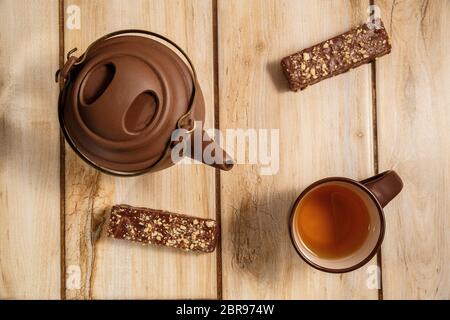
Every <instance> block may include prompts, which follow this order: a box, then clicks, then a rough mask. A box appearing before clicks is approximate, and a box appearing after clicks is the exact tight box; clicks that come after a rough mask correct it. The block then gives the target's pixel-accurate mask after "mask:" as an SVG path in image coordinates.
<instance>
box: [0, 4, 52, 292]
mask: <svg viewBox="0 0 450 320" xmlns="http://www.w3.org/2000/svg"><path fill="white" fill-rule="evenodd" d="M0 12H1V13H2V18H1V19H0V42H1V48H0V146H1V150H2V151H1V152H0V225H1V227H0V298H2V299H38V298H39V299H57V298H59V296H60V255H59V254H60V234H59V221H60V219H59V196H60V190H59V127H58V121H57V114H56V113H57V104H56V101H57V94H58V85H57V84H55V82H54V72H55V71H56V69H57V68H58V47H59V45H58V3H57V2H56V1H13V0H5V1H0Z"/></svg>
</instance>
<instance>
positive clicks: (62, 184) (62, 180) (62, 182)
mask: <svg viewBox="0 0 450 320" xmlns="http://www.w3.org/2000/svg"><path fill="white" fill-rule="evenodd" d="M58 4H59V10H58V15H59V17H58V24H59V25H58V29H59V68H62V67H63V66H64V50H65V48H64V23H65V20H64V0H58ZM62 88H63V83H62V82H61V81H60V82H59V90H61V89H62ZM58 108H59V105H58ZM65 144H66V143H65V139H64V135H63V133H62V132H61V131H60V132H59V190H60V202H59V206H60V209H59V210H60V251H61V253H60V254H61V257H60V264H61V267H60V268H61V269H60V270H61V275H60V277H61V284H60V286H61V289H60V291H61V292H60V296H61V299H62V300H66V230H65V229H66V226H65V224H66V211H65V209H66V151H65Z"/></svg>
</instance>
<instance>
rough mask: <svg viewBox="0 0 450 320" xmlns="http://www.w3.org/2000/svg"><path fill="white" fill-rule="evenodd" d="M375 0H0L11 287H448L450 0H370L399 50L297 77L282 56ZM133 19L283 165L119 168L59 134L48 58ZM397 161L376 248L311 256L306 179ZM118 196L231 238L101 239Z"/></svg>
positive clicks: (2, 286)
mask: <svg viewBox="0 0 450 320" xmlns="http://www.w3.org/2000/svg"><path fill="white" fill-rule="evenodd" d="M369 4H370V3H369V0H361V1H337V0H333V1H331V0H320V1H316V0H314V1H313V0H310V1H308V0H217V1H216V0H185V1H182V0H179V1H176V0H131V1H127V0H109V1H107V0H104V1H101V0H94V1H93V0H60V1H59V2H58V1H57V0H33V1H25V0H1V1H0V12H1V13H2V15H1V19H0V42H1V47H0V119H1V121H0V146H1V152H0V274H1V276H0V297H1V298H6V299H16V298H27V299H32V298H41V299H48V298H49V299H60V298H63V299H64V298H66V299H103V298H114V299H116V298H127V299H129V298H144V299H152V298H158V299H159V298H207V299H209V298H212V299H215V298H224V299H233V298H236V299H239V298H251V299H269V298H277V299H315V298H325V299H332V298H337V299H347V298H349V299H359V298H360V299H417V298H418V299H449V298H450V270H449V262H450V232H449V231H450V136H449V133H450V130H449V129H450V90H449V86H450V54H449V52H450V41H449V30H450V1H447V0H433V1H414V0H410V1H393V0H375V1H374V4H375V5H377V6H378V7H379V8H380V10H381V11H380V13H381V18H382V19H383V20H384V22H385V25H386V28H387V29H388V32H389V34H390V36H391V40H392V47H393V49H392V52H391V54H389V55H388V56H385V57H383V58H380V59H379V60H377V61H376V62H375V63H373V64H371V65H370V64H369V65H365V66H362V67H360V68H358V69H356V70H353V71H351V72H348V73H346V74H343V75H340V76H339V77H335V78H333V79H330V80H327V81H324V82H321V83H319V84H317V85H314V86H312V87H310V88H308V89H306V90H305V91H302V92H298V93H292V92H288V91H287V90H286V83H285V80H284V78H283V75H282V72H281V69H280V67H279V61H280V59H281V58H282V57H284V56H285V55H287V54H290V53H293V52H296V51H298V50H300V49H302V48H305V47H308V46H310V45H313V44H315V43H317V42H319V41H322V40H325V39H327V38H329V37H331V36H334V35H337V34H338V33H340V32H343V31H346V30H347V29H349V28H350V27H352V26H354V25H356V24H359V23H362V22H364V21H366V19H367V16H368V13H367V8H368V6H369ZM70 5H77V6H78V7H79V8H80V9H81V24H80V28H79V29H69V28H67V27H65V25H66V23H67V22H68V19H70V18H71V16H70V12H69V13H66V8H68V7H69V6H70ZM72 8H73V7H72ZM72 22H73V21H72ZM125 28H140V29H147V30H152V31H155V32H159V33H161V34H164V35H166V36H168V37H170V38H171V39H173V40H174V41H175V42H177V43H178V44H179V45H180V46H181V47H182V48H184V49H185V50H186V51H187V52H188V54H189V55H190V57H191V58H192V60H193V62H194V64H195V66H196V68H197V72H198V75H199V79H200V85H201V87H202V90H203V93H204V95H205V99H206V103H207V108H208V110H207V114H208V115H207V126H208V127H214V126H215V127H218V128H220V129H227V128H244V129H245V128H257V129H259V128H267V129H279V130H280V169H279V171H278V173H277V174H276V175H272V176H264V175H261V174H260V171H259V166H258V165H250V164H248V165H237V166H236V167H235V168H234V169H233V170H232V171H230V172H226V173H224V172H221V173H219V172H216V171H215V170H214V169H212V168H209V167H206V166H202V165H178V166H175V167H172V168H170V169H168V170H165V171H162V172H158V173H155V174H147V175H144V176H140V177H136V178H114V177H111V176H107V175H104V174H101V173H99V172H98V171H95V170H94V169H92V168H90V167H88V166H87V165H86V164H84V163H83V162H82V161H81V160H79V159H78V158H77V156H76V155H75V154H74V152H73V151H72V150H71V149H70V148H69V147H68V145H67V144H64V142H63V140H62V138H61V134H60V130H59V125H58V121H57V96H58V91H59V86H58V84H56V83H55V82H54V72H55V70H57V69H58V68H59V66H60V64H61V62H62V61H63V59H64V57H65V53H66V52H67V51H68V50H70V49H72V48H74V47H77V48H78V49H79V50H80V51H79V53H81V52H83V51H84V49H86V47H87V46H88V44H89V43H91V42H92V41H93V40H95V39H96V38H98V37H99V36H101V35H103V34H105V33H108V32H110V31H113V30H118V29H125ZM386 169H394V170H396V171H397V172H398V173H399V174H400V176H401V177H402V178H403V181H404V183H405V187H404V190H403V192H402V193H401V194H400V195H399V196H398V197H397V198H396V199H395V200H394V201H393V202H392V203H391V204H389V205H388V207H387V208H386V210H385V213H386V219H387V231H386V237H385V241H384V243H383V245H382V249H381V252H380V253H379V254H378V255H377V257H376V258H374V259H373V260H372V261H371V262H370V263H369V264H368V265H366V266H364V267H363V268H361V269H359V270H357V271H355V272H351V273H347V274H342V275H336V274H326V273H323V272H320V271H317V270H315V269H313V268H311V267H309V266H308V265H307V264H306V263H304V262H303V261H302V260H301V259H300V258H299V257H298V256H297V255H296V252H295V251H294V249H293V248H292V246H291V243H290V240H289V234H288V229H287V217H288V214H289V209H290V207H291V205H292V203H293V201H294V200H295V198H296V196H297V195H298V194H299V193H300V192H301V191H302V189H304V188H305V187H306V186H307V185H308V184H310V183H312V182H313V181H315V180H317V179H320V178H323V177H327V176H347V177H351V178H354V179H363V178H366V177H368V176H371V175H373V174H374V173H376V172H381V171H383V170H386ZM116 203H128V204H131V205H138V206H147V207H152V208H160V209H167V210H172V211H178V212H185V213H188V214H192V215H197V216H203V217H209V218H217V219H220V221H221V226H222V233H221V235H222V237H221V245H220V246H219V247H218V249H217V250H216V251H215V252H214V253H213V254H203V255H195V254H189V253H184V252H178V251H176V250H171V249H166V248H160V247H142V246H139V245H134V244H132V243H128V242H126V241H116V240H111V239H108V238H106V236H105V230H104V229H105V228H104V221H105V218H106V216H107V214H108V210H109V209H110V207H111V206H112V205H113V204H116ZM377 265H378V266H379V267H380V268H381V269H380V270H381V274H380V278H381V279H380V281H381V287H380V288H379V289H378V288H377V286H376V284H377V281H376V278H375V281H374V276H376V274H377V272H376V271H377V268H376V266H377ZM374 283H375V285H374Z"/></svg>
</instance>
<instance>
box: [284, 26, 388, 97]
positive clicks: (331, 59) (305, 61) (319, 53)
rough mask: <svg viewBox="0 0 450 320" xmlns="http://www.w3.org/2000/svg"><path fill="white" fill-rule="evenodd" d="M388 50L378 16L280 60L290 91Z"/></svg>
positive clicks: (354, 66)
mask: <svg viewBox="0 0 450 320" xmlns="http://www.w3.org/2000/svg"><path fill="white" fill-rule="evenodd" d="M390 51H391V45H390V44H389V37H388V34H387V32H386V29H385V28H384V25H383V23H382V22H381V20H378V21H377V23H374V24H373V25H372V28H370V27H369V25H367V24H363V25H360V26H358V27H355V28H353V29H352V30H350V31H348V32H346V33H344V34H341V35H339V36H337V37H334V38H331V39H329V40H327V41H324V42H321V43H319V44H316V45H315V46H312V47H310V48H307V49H304V50H302V51H300V52H297V53H295V54H293V55H290V56H288V57H286V58H284V59H283V60H282V61H281V66H282V68H283V71H284V74H285V75H286V77H287V79H288V82H289V87H290V89H291V90H293V91H297V90H299V89H300V90H303V89H305V88H306V87H307V86H310V85H312V84H315V83H317V82H319V81H322V80H324V79H327V78H330V77H333V76H335V75H338V74H340V73H344V72H346V71H348V70H350V69H353V68H356V67H358V66H360V65H362V64H365V63H369V62H371V61H372V60H374V59H375V58H378V57H381V56H383V55H385V54H388V53H389V52H390Z"/></svg>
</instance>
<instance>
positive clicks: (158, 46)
mask: <svg viewBox="0 0 450 320" xmlns="http://www.w3.org/2000/svg"><path fill="white" fill-rule="evenodd" d="M166 44H168V45H171V46H172V47H174V48H175V49H177V50H178V51H179V52H180V53H181V56H180V55H178V54H177V53H176V52H175V51H174V50H173V49H172V48H170V47H169V46H168V45H166ZM75 50H76V49H74V50H71V51H70V52H69V54H68V55H67V61H66V63H65V65H64V66H63V68H62V69H60V70H58V72H57V74H56V79H57V80H58V79H60V80H63V81H64V86H63V89H62V90H61V92H60V95H59V107H58V114H59V121H60V125H61V129H62V131H63V133H64V136H65V138H66V140H67V141H68V143H69V144H70V146H71V147H72V148H73V149H74V150H75V152H76V153H77V154H78V155H79V156H80V157H81V158H82V159H84V160H85V161H87V162H88V163H89V164H90V165H92V166H94V167H95V168H97V169H99V170H101V171H104V172H106V173H110V174H115V175H124V176H132V175H138V174H142V173H145V172H153V171H158V170H161V169H164V168H167V167H169V166H171V165H173V164H174V160H173V157H171V154H172V151H173V150H174V148H175V146H176V145H177V143H180V142H183V143H185V142H186V141H193V140H194V139H192V137H193V136H194V133H201V134H202V136H203V135H204V134H205V132H204V130H203V125H198V123H201V124H203V121H204V120H205V102H204V99H203V95H202V91H201V89H200V86H199V85H198V82H197V76H196V73H195V69H194V67H193V65H192V62H191V61H190V59H189V57H188V56H187V55H186V53H185V52H184V51H183V50H182V49H181V48H180V47H179V46H178V45H176V44H175V43H174V42H172V41H171V40H169V39H167V38H166V37H164V36H161V35H159V34H156V33H154V32H150V31H144V30H123V31H117V32H113V33H110V34H108V35H105V36H104V37H102V38H99V39H98V40H96V41H95V42H93V43H92V44H91V45H90V46H89V47H88V48H87V50H86V52H85V53H84V54H82V55H81V56H80V57H79V58H77V57H74V56H72V55H71V54H72V53H73V52H74V51H75ZM181 57H184V59H185V61H186V62H187V63H186V62H185V61H184V60H183V59H182V58H181ZM199 121H201V122H199ZM175 129H184V131H183V132H184V133H185V135H184V136H183V137H182V139H180V141H178V142H177V141H175V142H174V141H171V140H172V139H171V136H172V133H173V132H174V130H175ZM211 144H213V145H212V146H211ZM190 145H192V148H191V150H190V151H191V152H187V155H188V156H190V157H192V158H195V159H196V160H199V161H203V156H202V155H200V156H199V155H196V154H195V153H194V152H193V149H194V148H193V145H194V144H193V143H191V144H190ZM201 145H202V148H200V150H203V149H205V148H206V147H208V146H209V149H210V150H211V149H214V150H215V153H216V154H218V155H220V156H219V157H215V159H219V161H215V162H211V161H203V162H205V163H208V164H209V165H211V166H213V167H216V168H219V169H222V170H230V169H231V168H232V166H233V161H232V159H231V158H230V157H229V156H228V155H227V154H226V152H225V151H224V150H222V149H221V148H220V147H219V146H218V144H216V143H215V142H214V141H213V140H211V139H202V141H201Z"/></svg>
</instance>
